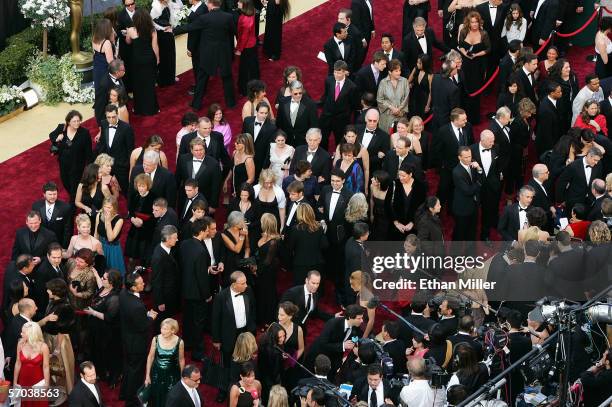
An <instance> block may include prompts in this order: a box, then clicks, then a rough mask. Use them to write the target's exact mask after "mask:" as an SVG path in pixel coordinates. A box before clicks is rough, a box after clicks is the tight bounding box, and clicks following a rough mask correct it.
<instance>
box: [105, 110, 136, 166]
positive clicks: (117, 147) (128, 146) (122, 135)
mask: <svg viewBox="0 0 612 407" xmlns="http://www.w3.org/2000/svg"><path fill="white" fill-rule="evenodd" d="M100 127H101V134H100V141H98V144H96V155H100V154H102V153H106V154H108V155H110V156H111V157H113V158H114V160H115V162H114V164H113V170H117V169H123V170H125V172H126V175H127V170H128V169H129V168H130V154H131V153H132V151H133V150H134V131H133V130H132V127H131V126H130V125H129V124H128V123H126V122H123V121H121V120H119V121H118V122H117V130H116V131H115V137H114V138H113V145H112V146H109V145H108V130H109V129H108V122H107V121H106V120H102V123H101V125H100ZM126 178H127V177H126Z"/></svg>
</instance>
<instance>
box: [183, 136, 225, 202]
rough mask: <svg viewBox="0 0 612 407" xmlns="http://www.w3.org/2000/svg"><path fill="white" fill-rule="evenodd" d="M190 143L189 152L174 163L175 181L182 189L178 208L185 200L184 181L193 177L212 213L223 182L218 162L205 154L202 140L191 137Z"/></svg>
mask: <svg viewBox="0 0 612 407" xmlns="http://www.w3.org/2000/svg"><path fill="white" fill-rule="evenodd" d="M190 144H191V152H190V153H188V154H182V155H181V156H180V157H179V160H178V162H177V164H176V175H175V176H176V183H177V184H178V185H179V188H181V187H182V190H183V193H181V194H180V195H179V208H182V207H184V206H185V202H186V200H187V195H186V194H185V193H184V192H185V182H186V181H187V180H189V179H194V180H195V181H196V182H197V183H198V192H199V193H201V194H202V195H203V196H204V198H205V199H206V201H207V202H208V204H209V205H210V207H209V211H210V212H211V213H214V211H215V209H216V208H217V207H218V206H219V193H220V191H221V184H222V182H223V178H222V174H221V168H220V167H219V162H218V161H217V160H216V159H214V158H213V157H211V156H210V155H208V154H206V148H205V147H204V146H205V144H204V141H202V140H200V139H193V140H192V141H191V143H190Z"/></svg>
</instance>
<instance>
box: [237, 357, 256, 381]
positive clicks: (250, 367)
mask: <svg viewBox="0 0 612 407" xmlns="http://www.w3.org/2000/svg"><path fill="white" fill-rule="evenodd" d="M251 374H255V364H254V363H253V362H251V361H250V360H249V361H246V362H244V363H243V364H241V365H240V377H249V376H250V375H251Z"/></svg>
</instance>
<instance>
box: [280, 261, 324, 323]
mask: <svg viewBox="0 0 612 407" xmlns="http://www.w3.org/2000/svg"><path fill="white" fill-rule="evenodd" d="M320 285H321V273H319V272H318V271H317V270H310V271H309V272H308V274H306V279H305V280H304V284H302V285H296V286H294V287H291V288H290V289H288V290H287V291H285V292H284V293H283V295H282V296H281V299H280V302H285V301H290V302H292V303H293V304H295V305H297V307H298V312H296V314H295V315H294V317H293V318H294V320H295V322H296V323H297V324H300V325H301V326H302V329H303V330H304V332H306V326H307V325H306V323H307V322H308V320H309V319H310V318H319V319H322V320H323V321H327V320H329V319H331V318H333V315H331V314H328V313H327V312H325V311H323V310H321V309H320V308H319V300H320V299H321V294H320V293H319V292H318V291H319V286H320Z"/></svg>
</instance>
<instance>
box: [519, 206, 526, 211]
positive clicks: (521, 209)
mask: <svg viewBox="0 0 612 407" xmlns="http://www.w3.org/2000/svg"><path fill="white" fill-rule="evenodd" d="M519 212H527V208H521V207H520V206H519Z"/></svg>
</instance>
